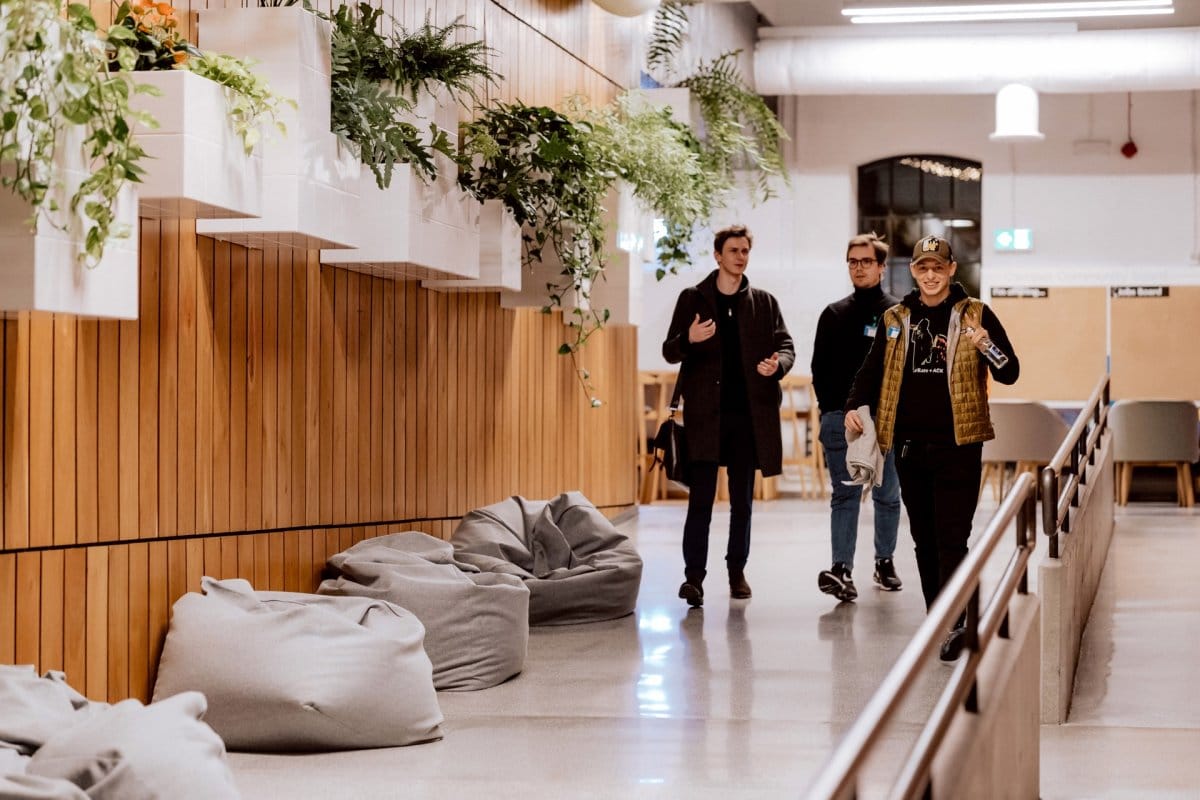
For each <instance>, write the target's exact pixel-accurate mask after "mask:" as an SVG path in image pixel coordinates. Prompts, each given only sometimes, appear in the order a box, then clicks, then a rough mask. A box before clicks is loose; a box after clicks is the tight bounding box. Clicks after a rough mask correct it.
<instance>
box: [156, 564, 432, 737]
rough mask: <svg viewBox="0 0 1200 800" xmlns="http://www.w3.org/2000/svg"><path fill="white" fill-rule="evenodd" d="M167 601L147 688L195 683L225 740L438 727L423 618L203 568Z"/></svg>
mask: <svg viewBox="0 0 1200 800" xmlns="http://www.w3.org/2000/svg"><path fill="white" fill-rule="evenodd" d="M202 586H203V589H204V592H205V593H204V594H197V593H194V592H191V593H188V594H186V595H184V596H183V597H181V598H179V600H178V601H177V602H176V603H175V607H174V610H173V612H172V615H171V626H170V629H169V630H168V632H167V639H166V642H165V643H164V645H163V653H162V659H161V660H160V662H159V666H158V679H157V682H156V683H155V686H154V698H155V700H158V699H160V698H165V697H170V696H172V695H174V694H176V693H179V692H185V691H190V690H195V691H201V692H203V693H204V694H205V696H206V697H207V698H208V716H207V718H206V719H207V721H208V723H209V724H210V725H211V726H212V727H213V729H214V730H215V731H216V732H217V733H219V734H220V735H221V737H222V738H224V739H225V744H226V745H227V746H228V747H229V749H230V750H252V751H266V752H297V751H315V750H350V749H360V748H368V747H394V746H398V745H407V744H415V743H417V742H426V741H430V740H433V739H439V738H441V733H440V730H439V727H438V726H439V725H440V724H441V722H442V713H441V710H440V709H439V708H438V703H437V695H436V694H435V693H434V689H433V674H432V673H433V670H432V668H431V666H430V664H429V658H428V656H426V655H425V651H424V650H423V649H422V647H421V641H422V639H423V637H424V635H425V629H424V628H423V627H422V625H421V623H420V621H419V620H418V619H417V618H416V617H414V616H413V615H412V614H410V613H408V612H407V611H405V610H404V609H403V608H400V607H399V606H396V605H393V604H391V603H388V602H384V601H381V600H371V599H367V598H359V597H323V596H319V595H313V594H297V593H292V592H255V591H254V590H253V589H252V588H251V586H250V584H249V583H247V582H246V581H244V580H227V581H215V580H213V579H211V578H204V579H203V581H202Z"/></svg>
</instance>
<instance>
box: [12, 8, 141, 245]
mask: <svg viewBox="0 0 1200 800" xmlns="http://www.w3.org/2000/svg"><path fill="white" fill-rule="evenodd" d="M107 64H108V62H107V56H106V52H105V44H104V42H103V40H101V38H100V37H99V36H98V35H97V32H96V21H95V19H94V18H93V17H92V15H91V13H90V12H89V10H88V8H87V6H84V5H80V4H74V3H73V4H71V5H69V6H68V7H67V15H66V17H65V18H63V17H62V16H61V14H60V8H59V6H58V4H57V3H55V2H53V0H22V2H16V3H12V2H5V3H0V164H2V165H3V170H2V171H0V184H2V185H3V186H5V187H7V188H10V189H12V190H13V191H15V192H16V194H17V195H18V196H20V197H21V198H22V199H23V200H25V201H26V202H28V203H29V204H30V205H31V206H32V208H33V218H32V220H31V223H32V224H33V225H35V226H36V225H37V223H38V222H39V221H44V222H46V223H47V224H50V225H53V226H54V227H57V228H59V229H61V230H64V231H68V232H71V233H74V232H75V231H77V230H81V231H82V233H83V236H82V238H83V242H84V246H83V250H82V252H81V253H80V258H81V260H83V261H84V262H85V263H86V264H87V265H88V266H95V265H96V264H97V263H99V261H100V259H101V258H102V257H103V256H104V249H105V246H106V245H107V244H108V243H109V242H110V241H112V240H114V239H118V238H125V237H128V236H129V235H130V233H131V231H130V227H129V226H128V225H122V224H119V223H118V222H117V220H116V216H115V213H114V211H113V208H114V206H115V205H116V201H117V196H118V195H119V194H120V192H121V190H122V189H123V188H124V187H125V184H126V183H128V182H130V181H137V180H139V178H140V176H141V175H142V174H143V172H144V171H143V169H142V167H141V163H140V162H141V160H142V159H143V158H145V156H146V153H145V151H143V150H142V148H141V147H140V146H139V145H138V144H137V142H136V141H135V140H134V137H133V127H134V126H133V122H134V121H135V120H137V121H141V122H143V123H145V124H147V125H151V126H153V125H154V120H152V119H150V118H149V117H147V116H146V115H143V114H138V113H136V112H134V111H132V110H131V109H130V107H129V95H130V90H131V89H130V83H129V82H128V81H126V80H125V78H123V77H121V76H119V75H115V74H112V73H110V72H109V71H108V69H107ZM135 90H136V91H140V90H142V87H136V86H135ZM70 129H78V131H79V133H80V134H81V138H82V143H83V144H82V149H83V153H82V155H83V157H84V164H85V169H87V170H89V173H88V175H87V177H86V178H84V180H83V181H82V182H81V183H80V184H79V186H78V187H77V188H76V189H75V191H74V193H73V194H72V195H71V197H70V200H69V201H68V208H67V211H68V212H69V214H68V215H67V216H66V217H64V216H63V215H62V214H60V213H58V212H60V211H62V209H60V208H59V206H58V204H57V203H56V202H55V201H54V199H53V192H52V189H53V188H54V187H55V186H61V185H63V183H64V176H63V175H62V174H60V172H59V169H58V167H57V165H56V163H55V156H56V155H57V154H58V150H59V148H60V147H62V146H63V143H64V141H65V140H66V138H67V137H66V134H67V132H68V131H69V130H70Z"/></svg>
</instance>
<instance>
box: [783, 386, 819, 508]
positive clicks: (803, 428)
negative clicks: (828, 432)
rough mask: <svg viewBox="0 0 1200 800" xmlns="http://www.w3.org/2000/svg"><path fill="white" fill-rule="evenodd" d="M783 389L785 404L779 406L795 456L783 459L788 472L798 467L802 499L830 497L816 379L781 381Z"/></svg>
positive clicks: (784, 429) (785, 436)
mask: <svg viewBox="0 0 1200 800" xmlns="http://www.w3.org/2000/svg"><path fill="white" fill-rule="evenodd" d="M780 387H781V388H782V389H783V402H782V404H781V405H780V407H779V420H780V424H781V425H782V426H783V436H784V440H785V441H788V440H790V443H791V454H790V455H788V456H786V457H785V458H784V459H783V468H784V471H785V472H787V471H788V468H789V467H792V468H795V470H796V472H797V474H798V478H799V481H800V496H801V497H806V498H822V497H828V496H829V481H828V478H827V477H826V474H825V453H824V451H823V450H822V448H821V440H820V431H821V414H820V410H819V409H818V408H817V395H816V392H815V391H814V390H813V386H812V377H811V376H809V375H788V376H786V377H785V378H784V379H783V380H782V381H781V382H780Z"/></svg>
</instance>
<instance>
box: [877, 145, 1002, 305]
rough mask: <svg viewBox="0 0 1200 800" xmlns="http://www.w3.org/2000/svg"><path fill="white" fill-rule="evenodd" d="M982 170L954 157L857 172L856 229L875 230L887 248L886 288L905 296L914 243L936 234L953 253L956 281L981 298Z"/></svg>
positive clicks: (894, 161)
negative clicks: (945, 241)
mask: <svg viewBox="0 0 1200 800" xmlns="http://www.w3.org/2000/svg"><path fill="white" fill-rule="evenodd" d="M982 167H983V165H982V164H980V163H979V162H978V161H968V160H967V159H963V158H955V157H953V156H938V155H910V156H896V157H894V158H884V159H880V160H879V161H873V162H871V163H870V164H865V165H863V166H861V167H859V168H858V230H859V231H862V232H868V231H875V232H876V233H878V234H879V235H881V236H884V237H885V240H886V241H887V242H888V243H889V244H890V245H891V254H890V255H889V256H888V269H887V272H886V273H885V275H884V277H883V287H884V288H885V289H887V290H888V291H889V292H891V293H892V294H894V295H896V296H898V297H903V296H904V295H905V294H906V293H908V292H909V291H910V290H911V289H912V288H913V280H912V274H911V273H910V272H909V271H908V263H909V260H910V259H911V258H912V249H913V245H914V244H916V243H917V241H919V240H920V239H921V237H923V236H929V235H931V234H936V235H938V236H942V237H944V238H945V239H947V240H949V242H950V246H951V247H952V248H953V249H954V257H955V260H956V261H958V273H957V274H956V275H955V278H956V279H957V280H958V281H959V282H960V283H962V284H963V286H965V287H966V289H967V291H968V292H969V293H970V294H971V295H972V296H973V297H978V296H979V264H980V248H981V242H982V236H981V228H980V198H981V196H982V192H981V186H982V183H983V168H982Z"/></svg>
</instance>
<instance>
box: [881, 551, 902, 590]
mask: <svg viewBox="0 0 1200 800" xmlns="http://www.w3.org/2000/svg"><path fill="white" fill-rule="evenodd" d="M873 577H874V579H875V583H877V584H879V588H881V589H883V590H884V591H885V592H898V591H900V587H901V586H903V585H904V584H903V583H901V582H900V577H899V576H898V575H896V567H895V565H894V564H892V560H891V559H890V558H877V559H875V575H874V576H873Z"/></svg>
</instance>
